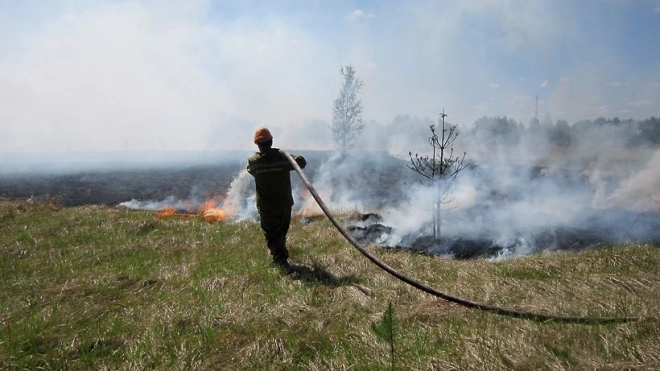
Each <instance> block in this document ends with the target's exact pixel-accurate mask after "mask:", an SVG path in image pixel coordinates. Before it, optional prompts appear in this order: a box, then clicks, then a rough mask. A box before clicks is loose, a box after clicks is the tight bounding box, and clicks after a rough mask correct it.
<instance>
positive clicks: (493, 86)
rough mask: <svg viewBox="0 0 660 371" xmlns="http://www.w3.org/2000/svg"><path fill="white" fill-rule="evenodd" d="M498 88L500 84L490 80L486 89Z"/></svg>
mask: <svg viewBox="0 0 660 371" xmlns="http://www.w3.org/2000/svg"><path fill="white" fill-rule="evenodd" d="M499 88H500V84H498V83H494V82H491V83H490V84H488V89H490V90H497V89H499Z"/></svg>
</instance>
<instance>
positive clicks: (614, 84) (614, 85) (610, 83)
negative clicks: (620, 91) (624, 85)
mask: <svg viewBox="0 0 660 371" xmlns="http://www.w3.org/2000/svg"><path fill="white" fill-rule="evenodd" d="M607 86H611V87H613V88H616V87H619V86H621V82H619V81H613V82H608V83H607Z"/></svg>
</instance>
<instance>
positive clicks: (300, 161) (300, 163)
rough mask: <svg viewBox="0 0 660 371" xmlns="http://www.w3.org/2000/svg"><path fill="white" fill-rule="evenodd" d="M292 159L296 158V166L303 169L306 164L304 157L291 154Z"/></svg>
mask: <svg viewBox="0 0 660 371" xmlns="http://www.w3.org/2000/svg"><path fill="white" fill-rule="evenodd" d="M293 159H294V160H296V163H297V164H298V166H300V168H301V169H304V168H305V166H307V160H305V158H304V157H302V156H293Z"/></svg>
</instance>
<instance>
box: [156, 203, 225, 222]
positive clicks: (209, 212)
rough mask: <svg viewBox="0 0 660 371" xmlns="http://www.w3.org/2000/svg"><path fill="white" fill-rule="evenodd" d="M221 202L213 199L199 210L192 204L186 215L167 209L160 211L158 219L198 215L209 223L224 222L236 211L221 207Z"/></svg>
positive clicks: (171, 208)
mask: <svg viewBox="0 0 660 371" xmlns="http://www.w3.org/2000/svg"><path fill="white" fill-rule="evenodd" d="M221 203H222V202H221V201H220V200H219V199H218V198H217V197H212V198H211V199H209V200H206V201H204V202H203V203H202V204H201V205H200V206H199V207H198V208H197V210H195V209H194V207H193V206H192V203H190V204H189V206H188V210H187V211H186V212H185V213H178V212H177V210H176V208H174V207H166V208H163V209H160V210H158V212H156V216H158V217H170V216H179V217H189V216H195V215H198V216H200V217H202V218H203V219H204V220H206V221H208V222H222V221H224V220H225V219H226V218H227V217H229V216H231V215H233V214H234V210H233V209H232V208H230V207H225V208H223V207H222V206H221Z"/></svg>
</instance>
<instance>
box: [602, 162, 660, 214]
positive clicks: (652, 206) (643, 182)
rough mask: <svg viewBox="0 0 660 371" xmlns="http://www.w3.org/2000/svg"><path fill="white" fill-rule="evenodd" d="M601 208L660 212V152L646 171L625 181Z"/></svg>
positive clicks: (643, 170)
mask: <svg viewBox="0 0 660 371" xmlns="http://www.w3.org/2000/svg"><path fill="white" fill-rule="evenodd" d="M601 206H603V207H620V208H626V209H631V210H634V211H639V212H647V211H656V212H657V211H660V150H657V151H655V153H654V155H653V157H652V158H651V160H650V161H649V162H648V163H647V165H646V167H645V168H644V169H642V170H641V171H639V172H637V173H636V174H633V175H632V176H631V177H630V178H627V179H624V180H623V181H622V182H621V184H620V186H619V187H618V188H617V189H616V190H615V191H614V192H612V194H611V195H609V196H608V197H606V198H605V200H603V202H602V205H601Z"/></svg>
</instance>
